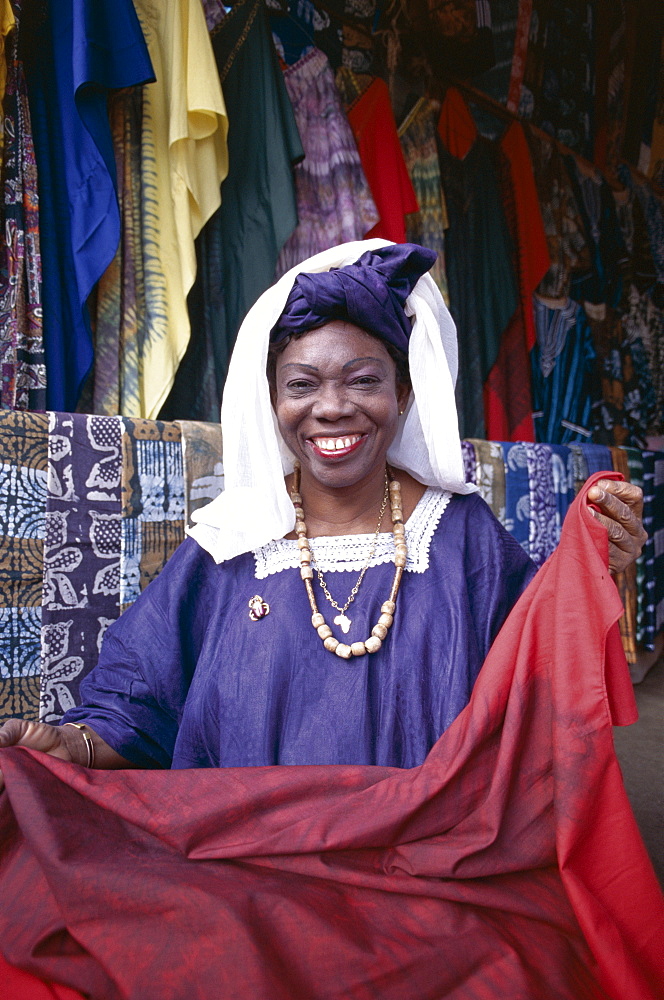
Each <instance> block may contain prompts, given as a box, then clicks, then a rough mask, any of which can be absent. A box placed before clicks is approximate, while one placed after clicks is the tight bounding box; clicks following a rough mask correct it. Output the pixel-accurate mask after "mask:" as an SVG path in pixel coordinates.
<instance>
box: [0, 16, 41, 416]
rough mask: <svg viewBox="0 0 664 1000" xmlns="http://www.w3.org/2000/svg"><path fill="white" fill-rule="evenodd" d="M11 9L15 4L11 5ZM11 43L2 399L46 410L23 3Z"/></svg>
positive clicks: (1, 270)
mask: <svg viewBox="0 0 664 1000" xmlns="http://www.w3.org/2000/svg"><path fill="white" fill-rule="evenodd" d="M10 10H11V8H10ZM12 17H13V18H14V17H15V24H14V27H13V30H12V32H11V34H10V36H9V39H8V40H7V43H6V62H4V61H3V65H4V66H6V70H7V74H6V79H5V94H4V101H3V104H2V118H3V123H4V149H2V174H1V177H2V225H3V231H4V239H3V241H2V247H1V249H0V405H1V406H2V408H3V409H10V410H44V409H45V407H46V360H45V357H44V339H43V322H42V288H41V277H42V273H41V253H40V235H39V198H38V193H37V164H36V160H35V150H34V143H33V139H32V124H31V119H30V106H29V103H28V95H27V89H26V82H25V74H24V71H23V63H22V61H21V59H20V58H19V38H20V32H21V22H22V12H21V4H20V3H18V2H17V3H15V14H13V15H12Z"/></svg>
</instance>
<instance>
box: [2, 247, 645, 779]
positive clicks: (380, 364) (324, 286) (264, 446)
mask: <svg viewBox="0 0 664 1000" xmlns="http://www.w3.org/2000/svg"><path fill="white" fill-rule="evenodd" d="M434 259H435V255H434V254H433V253H432V252H431V251H428V250H426V249H424V248H422V247H417V246H414V245H411V244H405V245H394V244H386V243H385V241H381V240H374V241H368V242H366V243H361V244H348V245H345V246H342V247H338V248H335V249H334V250H332V251H329V252H327V253H325V254H322V255H319V256H318V257H315V258H312V260H310V261H305V262H304V264H303V265H301V266H300V267H299V268H296V269H294V270H293V271H292V272H290V273H289V274H287V275H285V276H284V278H282V279H281V281H280V282H278V283H277V285H276V286H275V287H274V288H273V289H270V290H269V291H268V292H266V293H265V295H263V296H262V297H261V299H260V300H259V301H258V303H257V304H256V305H255V306H254V308H253V309H252V310H251V311H250V313H249V315H248V316H247V319H246V320H245V322H244V324H243V326H242V329H241V331H240V334H239V336H238V341H237V344H236V348H235V351H234V353H233V359H232V361H231V366H230V370H229V376H228V380H227V384H226V389H225V393H224V403H223V407H222V424H223V428H224V466H225V472H226V486H227V488H226V490H225V492H224V493H223V494H222V495H221V496H220V497H219V498H217V500H215V501H213V503H211V504H209V505H208V507H206V508H202V509H200V510H199V511H197V512H196V514H195V519H196V521H197V522H198V523H197V524H196V525H195V526H194V528H193V529H191V531H190V532H189V534H190V535H191V537H190V538H188V539H187V540H186V541H185V542H184V543H183V545H182V546H181V547H180V548H179V549H178V551H177V552H176V553H175V555H174V556H173V558H172V559H171V560H170V562H169V563H168V565H167V567H166V569H165V570H164V571H163V573H162V574H161V575H160V576H159V577H158V578H157V579H156V580H155V581H154V582H153V583H152V584H151V585H150V586H149V587H148V588H147V589H146V591H145V592H144V594H143V595H142V596H141V598H140V599H139V600H138V601H137V602H136V604H135V605H134V606H133V607H132V608H131V609H130V610H128V611H127V612H126V613H125V614H124V615H123V616H122V617H121V618H120V619H119V621H118V622H117V623H115V624H114V625H113V626H112V627H111V628H110V629H109V630H108V633H107V636H106V638H105V641H104V645H103V648H102V652H101V657H100V661H99V664H98V666H97V667H96V669H95V670H94V671H93V673H92V674H91V675H90V676H89V677H88V678H87V679H86V681H85V682H84V684H83V686H82V696H83V702H82V704H81V705H79V706H77V707H76V708H75V709H72V710H71V711H70V712H68V713H67V715H66V716H65V718H64V720H63V722H64V724H63V725H62V726H60V727H50V726H39V725H35V724H26V723H21V722H18V721H14V722H12V723H9V724H8V725H7V726H6V727H5V728H4V730H3V731H2V734H0V741H1V742H4V744H5V745H9V744H11V743H15V742H20V743H22V744H23V745H29V746H33V747H35V748H36V749H42V750H45V751H46V752H48V753H55V754H57V755H58V756H61V757H64V758H65V759H71V760H74V761H76V762H78V763H81V764H86V762H87V763H88V764H89V763H90V761H93V762H94V766H95V767H103V768H105V767H127V766H132V765H133V766H139V767H176V768H177V767H209V766H214V767H218V766H237V765H264V764H279V763H284V764H297V763H301V764H384V765H392V766H397V767H413V766H415V765H418V764H421V763H422V761H423V760H424V758H425V756H426V755H427V753H428V751H429V750H430V749H431V747H432V746H433V744H434V743H435V741H436V740H437V739H438V737H439V736H440V735H441V733H442V732H443V731H444V730H445V729H446V728H447V727H448V726H449V725H450V723H451V722H452V721H453V720H454V719H455V718H456V716H457V715H458V714H459V712H460V711H461V710H462V709H463V708H464V706H465V705H466V704H467V702H468V700H469V697H470V694H471V691H472V688H473V685H474V682H475V679H476V677H477V674H478V672H479V669H480V667H481V665H482V662H483V660H484V658H485V656H486V655H487V652H488V650H489V648H490V646H491V644H492V642H493V639H494V637H495V636H496V634H497V632H498V631H499V629H500V627H501V625H502V624H503V622H504V620H505V618H506V617H507V615H508V614H509V611H510V609H511V608H512V607H513V605H514V603H515V601H516V600H517V598H518V596H519V595H520V594H521V593H522V592H523V590H524V588H525V587H526V585H527V584H528V582H529V581H530V580H531V579H532V577H533V576H534V573H535V567H534V565H533V564H532V562H531V561H530V559H529V558H528V557H527V555H526V554H525V553H524V551H523V550H522V549H521V547H520V546H519V545H518V544H517V543H516V542H515V541H514V539H513V538H512V536H511V535H509V534H508V533H507V532H506V531H505V530H504V529H503V528H502V527H501V525H500V524H499V523H498V521H497V520H496V519H495V518H494V516H493V514H492V513H491V511H490V510H489V508H488V507H487V505H486V504H485V503H484V502H483V501H482V500H481V499H480V498H479V496H478V495H477V493H476V492H475V488H474V487H473V486H470V485H468V484H467V483H465V481H464V477H463V465H462V460H461V445H460V441H459V434H458V428H457V422H456V410H455V404H454V381H455V378H456V339H455V331H454V327H453V324H452V321H451V319H450V316H449V313H448V312H447V309H446V307H445V305H444V303H443V301H442V298H441V296H440V294H439V292H438V290H437V288H436V286H435V285H434V283H433V281H432V279H431V278H430V277H429V275H428V274H427V273H426V272H427V271H428V269H429V268H430V267H431V265H432V263H433V261H434ZM621 489H622V490H623V491H624V492H623V493H622V495H621V496H617V495H616V493H617V492H618V491H619V490H621ZM638 503H639V498H638V496H636V495H634V496H632V494H631V493H630V492H629V488H626V487H625V486H624V485H622V484H613V486H611V485H610V486H608V487H607V490H606V491H604V495H603V498H601V499H600V500H599V503H598V506H599V507H600V508H601V509H602V511H603V514H602V515H600V516H606V515H608V517H609V519H610V524H611V525H612V526H613V530H614V531H615V532H616V542H615V544H614V545H613V547H612V551H615V550H618V549H620V548H621V547H622V552H623V555H624V554H625V553H628V554H629V557H631V558H634V555H635V553H636V551H638V548H639V545H640V543H641V541H642V537H643V534H642V529H641V527H640V523H639V509H638ZM388 507H389V511H388ZM632 507H634V509H632ZM328 604H329V605H330V606H331V608H332V609H334V611H335V612H337V614H336V615H335V616H334V617H333V618H332V624H331V625H330V624H328V622H327V620H326V616H325V615H324V614H323V613H322V611H321V610H320V608H323V609H325V608H326V607H327V605H328ZM351 606H352V608H351ZM328 617H330V616H329V615H328Z"/></svg>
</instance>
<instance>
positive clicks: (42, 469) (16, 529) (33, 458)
mask: <svg viewBox="0 0 664 1000" xmlns="http://www.w3.org/2000/svg"><path fill="white" fill-rule="evenodd" d="M47 426H48V425H47V418H46V415H45V414H42V413H23V412H13V411H3V412H2V413H0V720H1V719H5V718H7V719H8V718H11V717H12V716H17V717H22V718H26V719H34V720H36V719H37V718H38V717H39V674H40V662H39V656H40V641H41V639H40V628H41V617H42V612H41V587H42V582H41V581H42V567H43V547H44V519H45V513H46V463H47V443H48V431H47Z"/></svg>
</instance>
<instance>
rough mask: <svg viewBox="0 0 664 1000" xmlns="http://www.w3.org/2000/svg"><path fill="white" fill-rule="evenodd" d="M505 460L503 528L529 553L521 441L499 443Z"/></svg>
mask: <svg viewBox="0 0 664 1000" xmlns="http://www.w3.org/2000/svg"><path fill="white" fill-rule="evenodd" d="M501 444H502V448H503V457H504V459H505V527H506V528H507V530H508V531H509V532H510V534H511V535H513V536H514V538H515V539H516V540H517V542H518V543H519V545H520V546H521V547H522V549H523V550H524V552H529V551H530V541H529V539H530V482H529V478H528V451H527V448H526V445H525V444H524V442H523V441H517V442H516V443H512V442H511V441H503V442H501Z"/></svg>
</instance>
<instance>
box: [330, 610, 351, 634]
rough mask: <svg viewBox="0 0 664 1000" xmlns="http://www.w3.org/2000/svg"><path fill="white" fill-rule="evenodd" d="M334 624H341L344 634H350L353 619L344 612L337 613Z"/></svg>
mask: <svg viewBox="0 0 664 1000" xmlns="http://www.w3.org/2000/svg"><path fill="white" fill-rule="evenodd" d="M334 624H335V625H339V627H340V628H341V631H342V632H343V634H344V635H348V633H349V632H350V626H351V620H350V618H346V616H345V614H344V613H343V612H342V613H341V614H340V615H337V617H336V618H335V619H334Z"/></svg>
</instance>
